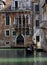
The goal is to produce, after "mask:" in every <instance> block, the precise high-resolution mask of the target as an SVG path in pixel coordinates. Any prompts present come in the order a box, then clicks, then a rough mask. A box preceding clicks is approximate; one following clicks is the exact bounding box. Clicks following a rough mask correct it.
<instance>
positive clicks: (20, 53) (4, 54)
mask: <svg viewBox="0 0 47 65" xmlns="http://www.w3.org/2000/svg"><path fill="white" fill-rule="evenodd" d="M37 57H38V59H39V61H37ZM42 57H47V53H44V52H36V51H34V53H31V54H26V50H25V49H23V50H0V58H20V59H21V58H33V59H34V61H33V62H6V63H5V62H3V63H0V65H47V62H43V61H42Z"/></svg>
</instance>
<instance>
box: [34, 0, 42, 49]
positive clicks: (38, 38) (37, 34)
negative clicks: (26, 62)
mask: <svg viewBox="0 0 47 65" xmlns="http://www.w3.org/2000/svg"><path fill="white" fill-rule="evenodd" d="M33 5H34V6H33V12H34V14H33V22H34V23H33V31H34V32H33V41H34V43H35V44H36V45H37V48H41V35H40V0H34V4H33Z"/></svg>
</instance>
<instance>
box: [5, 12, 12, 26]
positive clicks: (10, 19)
mask: <svg viewBox="0 0 47 65" xmlns="http://www.w3.org/2000/svg"><path fill="white" fill-rule="evenodd" d="M8 14H9V13H8ZM6 23H7V22H6V15H5V26H9V25H11V17H10V15H9V25H6Z"/></svg>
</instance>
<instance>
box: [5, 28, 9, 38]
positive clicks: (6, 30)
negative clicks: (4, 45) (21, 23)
mask: <svg viewBox="0 0 47 65" xmlns="http://www.w3.org/2000/svg"><path fill="white" fill-rule="evenodd" d="M6 31H9V35H6ZM9 36H10V30H9V29H6V30H5V37H9Z"/></svg>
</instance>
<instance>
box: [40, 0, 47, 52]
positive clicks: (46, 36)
mask: <svg viewBox="0 0 47 65" xmlns="http://www.w3.org/2000/svg"><path fill="white" fill-rule="evenodd" d="M40 3H41V23H40V28H41V43H42V48H43V49H44V50H46V51H47V0H42V1H41V0H40ZM42 3H43V4H42Z"/></svg>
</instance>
